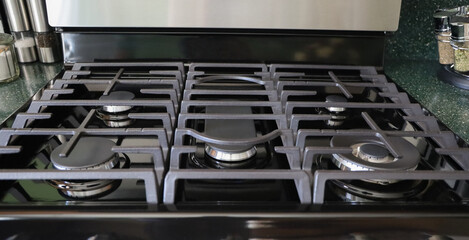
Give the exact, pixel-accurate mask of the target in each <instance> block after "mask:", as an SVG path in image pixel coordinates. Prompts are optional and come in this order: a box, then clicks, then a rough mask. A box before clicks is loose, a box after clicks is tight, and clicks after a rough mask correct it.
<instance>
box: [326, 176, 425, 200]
mask: <svg viewBox="0 0 469 240" xmlns="http://www.w3.org/2000/svg"><path fill="white" fill-rule="evenodd" d="M431 183H432V182H431V181H420V180H416V181H411V180H407V181H400V182H397V183H394V184H389V185H379V184H373V183H369V182H364V181H360V180H352V181H338V180H333V181H330V183H329V187H330V188H331V189H332V191H333V192H334V193H335V194H336V195H337V196H338V197H340V198H341V199H342V200H344V201H347V202H375V201H395V200H409V199H411V198H418V197H419V196H420V195H421V194H423V193H424V192H426V190H427V189H428V187H429V186H430V185H431Z"/></svg>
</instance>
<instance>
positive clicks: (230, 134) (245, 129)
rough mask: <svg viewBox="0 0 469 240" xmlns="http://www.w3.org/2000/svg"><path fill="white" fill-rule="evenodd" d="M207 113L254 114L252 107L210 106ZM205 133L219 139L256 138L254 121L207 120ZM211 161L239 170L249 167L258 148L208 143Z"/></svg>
mask: <svg viewBox="0 0 469 240" xmlns="http://www.w3.org/2000/svg"><path fill="white" fill-rule="evenodd" d="M206 113H211V114H213V113H216V114H252V111H251V108H250V107H237V106H224V107H217V106H208V107H207V108H206ZM205 133H206V134H207V135H208V136H210V137H213V138H217V139H225V140H229V139H249V138H255V137H256V126H255V123H254V120H249V119H247V120H232V119H207V120H205ZM204 150H205V153H206V155H207V156H208V157H209V159H211V160H213V161H215V163H214V165H215V166H223V167H227V168H239V167H243V166H246V165H249V161H250V160H251V159H253V157H254V156H255V155H256V154H257V148H256V146H252V145H241V146H237V145H236V146H235V145H222V144H213V143H206V144H205V147H204Z"/></svg>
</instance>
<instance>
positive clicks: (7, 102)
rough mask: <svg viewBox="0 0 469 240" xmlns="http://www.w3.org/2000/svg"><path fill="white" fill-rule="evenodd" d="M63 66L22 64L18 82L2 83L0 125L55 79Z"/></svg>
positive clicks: (0, 91) (0, 84)
mask: <svg viewBox="0 0 469 240" xmlns="http://www.w3.org/2000/svg"><path fill="white" fill-rule="evenodd" d="M62 66H63V64H62V63H55V64H40V63H30V64H20V72H21V74H20V77H19V78H18V79H17V80H15V81H13V82H9V83H0V125H1V123H3V122H4V121H5V120H6V119H8V118H9V117H10V116H11V115H12V114H13V113H15V112H16V111H17V110H18V109H19V108H20V107H21V106H23V104H24V103H25V102H27V101H28V100H29V99H30V98H31V97H32V96H33V95H34V94H35V93H36V92H37V91H39V89H41V88H42V87H44V86H45V84H46V83H47V82H49V81H50V80H51V79H53V78H54V77H55V75H57V73H59V72H60V70H61V69H62Z"/></svg>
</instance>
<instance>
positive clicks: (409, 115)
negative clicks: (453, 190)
mask: <svg viewBox="0 0 469 240" xmlns="http://www.w3.org/2000/svg"><path fill="white" fill-rule="evenodd" d="M285 69H286V70H285ZM318 69H320V70H322V71H323V72H324V71H327V75H326V74H323V75H320V76H318V75H314V74H312V72H314V71H315V70H318ZM344 69H345V70H357V71H359V75H358V76H359V79H356V78H350V77H348V76H344V78H345V79H347V80H345V81H342V80H341V77H338V74H335V71H339V70H344ZM270 70H271V76H272V78H273V80H274V81H275V82H276V86H277V91H278V92H279V93H280V94H281V96H280V97H281V100H282V102H283V103H284V109H285V114H286V116H287V119H290V122H289V127H290V129H292V130H293V131H294V132H295V133H297V134H296V136H297V138H296V146H298V147H300V150H301V155H302V169H303V170H306V171H308V172H310V171H311V169H312V165H313V161H314V159H316V157H318V156H320V155H322V154H328V155H331V154H345V153H351V152H352V148H347V147H320V146H308V145H307V144H306V138H308V137H333V136H374V137H377V138H379V139H380V140H381V141H382V142H383V143H384V144H385V146H386V148H387V149H388V150H389V152H390V153H391V154H392V155H393V156H394V157H395V158H401V157H402V155H401V153H400V150H399V149H398V148H396V147H395V146H393V144H392V142H390V141H388V139H389V137H405V138H426V139H427V141H429V140H432V141H433V142H435V143H436V144H437V146H436V149H435V151H436V152H437V153H439V154H440V155H447V156H449V157H451V158H452V159H453V160H454V162H456V163H457V164H458V165H459V166H460V167H461V169H463V170H451V171H447V170H445V171H443V170H433V171H419V170H417V171H341V170H316V171H314V172H313V203H314V204H322V203H323V202H324V195H325V188H326V187H325V185H326V182H327V181H328V180H359V179H378V178H379V179H389V180H412V179H421V180H469V171H468V167H469V165H468V164H469V162H468V161H469V159H468V156H469V149H468V148H462V147H459V146H458V143H457V140H456V138H455V135H454V134H453V133H452V132H450V131H442V130H440V127H439V125H438V122H437V119H436V118H434V117H432V116H427V115H426V114H425V113H424V112H423V110H422V108H421V106H420V105H419V104H415V103H411V102H410V100H409V98H408V96H407V95H406V94H405V93H402V92H399V91H398V90H397V88H396V86H395V85H394V84H393V83H389V82H388V81H387V79H386V77H385V76H384V75H379V74H377V72H376V71H375V70H374V69H373V68H369V67H350V66H347V67H340V66H321V65H288V64H273V65H271V68H270ZM287 86H297V87H298V86H300V87H308V86H314V87H325V86H327V87H336V88H337V89H338V91H339V92H341V93H342V94H343V96H344V97H346V98H347V99H352V98H353V95H352V94H351V93H350V91H349V88H351V87H366V88H375V89H379V93H378V94H379V96H381V97H383V98H386V99H388V101H386V102H384V103H368V102H340V103H335V102H323V101H322V102H317V101H289V100H288V98H289V96H292V95H307V96H314V95H316V92H315V91H302V90H298V91H285V90H284V88H286V87H287ZM306 107H307V108H312V107H313V108H331V107H341V108H346V109H360V110H363V111H362V112H361V117H362V119H363V120H364V121H365V122H366V124H367V125H368V127H369V128H367V129H351V130H349V129H301V128H300V127H299V123H300V122H301V121H325V120H329V119H331V116H328V115H325V114H324V115H323V114H295V113H294V110H295V109H296V108H306ZM366 109H395V110H399V111H401V112H403V113H404V114H405V115H404V116H403V120H405V121H407V122H411V123H414V124H415V125H417V126H418V127H419V128H420V130H418V129H412V130H410V131H408V130H382V129H380V127H379V126H378V125H377V124H376V122H375V121H374V120H373V117H372V116H370V115H369V114H368V113H367V112H366Z"/></svg>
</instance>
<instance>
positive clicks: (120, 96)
mask: <svg viewBox="0 0 469 240" xmlns="http://www.w3.org/2000/svg"><path fill="white" fill-rule="evenodd" d="M134 98H135V94H133V93H132V92H128V91H115V92H111V93H109V95H103V96H101V97H100V98H99V100H105V101H112V100H133V99H134ZM132 108H133V106H115V105H108V106H103V107H102V110H103V111H104V112H107V113H121V112H126V111H129V110H130V109H132Z"/></svg>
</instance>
